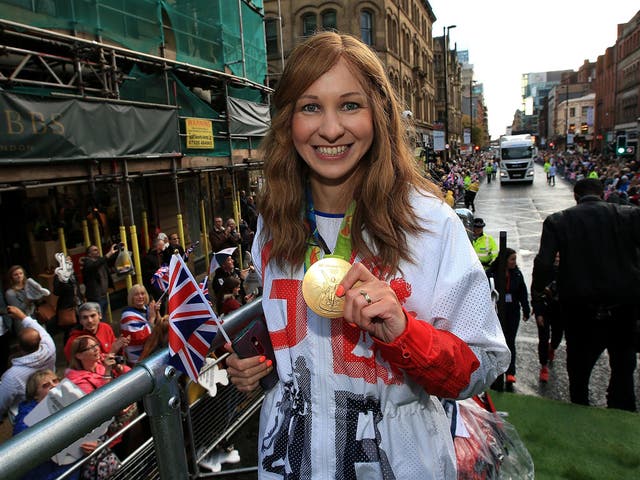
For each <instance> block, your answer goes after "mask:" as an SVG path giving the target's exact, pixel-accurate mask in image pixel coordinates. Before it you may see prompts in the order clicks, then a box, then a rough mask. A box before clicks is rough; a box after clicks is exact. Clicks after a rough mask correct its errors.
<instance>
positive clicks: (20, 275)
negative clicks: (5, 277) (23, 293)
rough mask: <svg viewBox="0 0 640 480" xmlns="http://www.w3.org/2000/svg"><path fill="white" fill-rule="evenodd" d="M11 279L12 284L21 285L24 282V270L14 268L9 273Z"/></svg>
mask: <svg viewBox="0 0 640 480" xmlns="http://www.w3.org/2000/svg"><path fill="white" fill-rule="evenodd" d="M11 281H12V282H13V284H14V285H21V284H22V283H23V282H24V270H22V269H21V268H16V269H15V270H14V271H13V273H12V274H11Z"/></svg>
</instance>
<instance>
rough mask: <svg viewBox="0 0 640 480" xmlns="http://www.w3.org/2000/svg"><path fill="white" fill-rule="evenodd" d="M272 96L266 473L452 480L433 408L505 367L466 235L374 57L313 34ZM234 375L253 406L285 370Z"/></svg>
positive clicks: (238, 367)
mask: <svg viewBox="0 0 640 480" xmlns="http://www.w3.org/2000/svg"><path fill="white" fill-rule="evenodd" d="M273 98H274V107H275V112H276V114H275V117H274V118H273V120H272V124H271V125H272V126H271V130H270V132H269V133H268V135H267V137H266V138H265V143H264V147H265V150H264V152H265V156H264V178H265V186H264V189H263V191H262V192H261V197H260V202H259V203H260V212H261V216H260V219H259V221H258V232H257V233H256V238H255V240H254V243H253V251H252V256H253V258H256V259H263V260H262V261H261V262H256V268H257V269H258V270H259V273H260V274H261V276H262V279H263V288H264V292H263V297H262V298H263V300H262V305H263V309H264V314H265V318H266V322H267V325H268V328H269V330H270V337H271V340H272V341H273V344H274V345H273V346H274V348H275V352H276V358H277V370H278V375H279V378H280V380H279V382H278V383H277V384H276V385H275V386H274V387H273V388H272V389H270V390H269V391H268V392H267V393H266V397H265V400H264V402H263V407H262V413H261V418H260V432H261V435H262V438H261V439H260V441H259V445H260V451H259V457H260V458H259V461H258V470H259V473H258V476H259V478H276V477H277V478H285V477H287V478H304V479H310V478H314V479H329V478H356V477H358V478H368V479H382V478H421V479H423V478H431V479H436V478H437V479H454V478H456V461H455V451H454V447H453V442H452V438H451V434H450V431H449V426H450V423H449V422H448V420H447V417H446V415H445V413H444V412H443V409H442V406H441V404H440V400H439V398H438V397H446V398H466V397H469V396H471V395H473V394H475V393H478V392H481V391H483V390H484V389H485V388H487V386H488V385H490V384H491V382H492V381H493V380H494V379H495V378H496V377H497V375H499V374H500V373H501V372H503V371H504V369H505V368H506V367H507V364H508V362H509V352H508V349H507V347H506V345H505V342H504V337H503V335H502V332H501V330H500V327H499V322H498V320H497V317H496V314H495V309H494V308H493V305H492V303H491V300H490V293H489V283H488V282H487V280H486V276H485V274H484V272H483V271H482V269H481V268H480V265H479V263H478V261H477V260H476V258H475V255H474V252H473V250H472V249H471V247H470V245H469V242H468V240H467V236H466V232H465V230H464V227H463V225H462V223H461V222H460V221H459V220H458V219H457V217H456V214H455V212H453V211H452V210H451V209H450V208H449V207H448V206H446V204H445V203H444V202H443V200H442V196H441V193H440V191H439V188H438V186H436V185H435V184H433V183H431V182H430V181H428V180H426V179H425V178H423V177H422V176H421V173H420V171H419V170H418V167H417V164H416V162H415V160H414V158H413V152H412V149H411V147H410V146H409V144H408V143H407V141H406V128H407V124H406V123H405V120H403V118H402V114H401V112H402V109H401V108H400V102H399V101H398V99H397V97H396V94H395V93H394V88H393V86H392V85H391V83H390V81H389V79H388V77H387V74H386V71H385V68H384V67H383V65H382V64H381V62H380V60H379V59H378V56H377V55H376V53H375V52H374V51H373V50H371V48H370V47H369V46H367V45H365V44H364V43H362V42H361V41H360V40H358V39H356V38H355V37H352V36H350V35H340V34H338V33H335V32H322V33H319V34H317V35H315V36H312V37H310V38H309V39H307V40H306V41H305V42H303V43H301V44H299V45H298V46H297V47H296V48H295V49H294V50H293V51H292V52H291V54H290V56H289V60H288V63H287V66H286V67H285V70H284V72H283V74H282V77H281V80H280V82H279V84H278V88H277V90H276V92H275V95H274V97H273ZM227 349H228V350H229V351H231V346H230V345H228V346H227ZM226 361H227V367H228V370H227V371H228V373H229V375H230V378H231V382H232V383H233V384H235V385H236V387H238V389H239V390H241V391H245V392H248V391H251V390H253V389H255V388H256V387H257V385H258V381H259V379H260V378H261V377H264V376H265V375H266V374H268V373H270V372H271V370H272V369H273V364H272V362H271V359H267V358H265V357H264V356H262V357H261V356H255V357H250V358H244V359H240V358H239V357H238V356H237V355H236V354H235V353H232V354H231V355H230V356H229V357H227V360H226ZM318 452H322V454H318Z"/></svg>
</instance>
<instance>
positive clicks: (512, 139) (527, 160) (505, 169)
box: [499, 133, 536, 184]
mask: <svg viewBox="0 0 640 480" xmlns="http://www.w3.org/2000/svg"><path fill="white" fill-rule="evenodd" d="M535 150H536V149H535V144H534V141H533V137H532V136H531V135H529V134H528V133H527V134H522V135H503V136H502V137H500V153H499V155H500V184H503V183H516V182H520V183H529V184H531V183H533V159H534V156H535Z"/></svg>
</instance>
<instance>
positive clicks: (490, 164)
mask: <svg viewBox="0 0 640 480" xmlns="http://www.w3.org/2000/svg"><path fill="white" fill-rule="evenodd" d="M492 172H493V162H487V164H486V166H485V167H484V174H485V176H486V177H487V184H489V183H491V173H492Z"/></svg>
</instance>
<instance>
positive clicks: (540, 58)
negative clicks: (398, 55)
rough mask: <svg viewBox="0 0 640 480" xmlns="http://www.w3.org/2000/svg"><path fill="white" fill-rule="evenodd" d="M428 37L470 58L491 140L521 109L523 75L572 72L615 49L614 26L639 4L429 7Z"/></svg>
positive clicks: (624, 0)
mask: <svg viewBox="0 0 640 480" xmlns="http://www.w3.org/2000/svg"><path fill="white" fill-rule="evenodd" d="M429 3H430V4H431V7H432V8H433V12H434V14H435V16H436V18H437V20H436V22H435V23H434V26H433V35H434V36H441V35H442V31H443V30H442V29H443V27H445V26H448V25H456V28H454V29H451V30H450V31H449V41H450V47H451V48H452V49H453V48H454V44H457V48H458V50H469V62H470V63H471V64H472V65H473V68H474V80H477V81H478V82H481V83H482V84H483V85H484V98H485V104H486V105H487V109H488V111H489V133H490V134H491V138H497V137H498V136H500V135H502V134H504V133H505V129H506V127H507V125H511V122H512V121H513V114H514V113H515V111H516V110H517V109H520V108H521V104H522V102H521V97H520V83H521V77H522V74H523V73H530V72H547V71H554V70H578V68H579V67H580V66H581V65H582V63H583V62H584V60H589V61H591V62H595V61H596V60H597V58H598V56H599V55H602V54H604V52H605V50H606V49H607V47H610V46H613V45H614V44H615V41H616V37H617V31H618V30H617V25H618V24H619V23H627V22H628V21H630V20H631V19H632V18H633V16H634V15H635V14H636V13H637V12H638V10H639V8H640V5H639V2H638V1H637V0H604V1H602V0H580V1H568V0H534V1H526V2H525V1H521V0H485V1H482V2H479V1H473V0H429Z"/></svg>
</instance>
